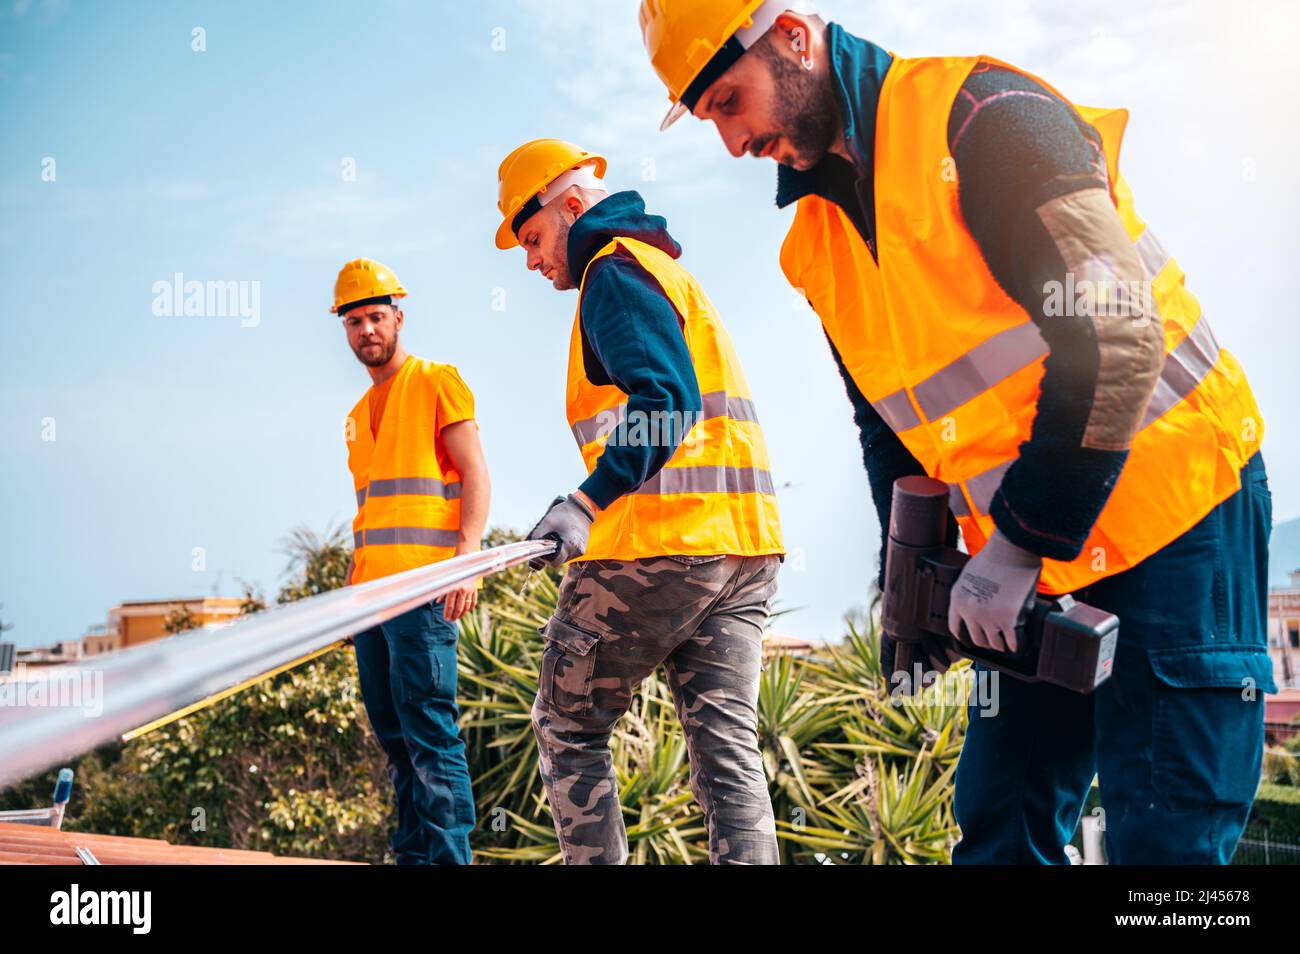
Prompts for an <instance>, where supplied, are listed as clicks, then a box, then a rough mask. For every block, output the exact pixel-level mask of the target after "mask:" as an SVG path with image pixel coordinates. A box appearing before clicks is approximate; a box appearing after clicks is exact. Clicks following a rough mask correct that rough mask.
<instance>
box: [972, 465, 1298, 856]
mask: <svg viewBox="0 0 1300 954" xmlns="http://www.w3.org/2000/svg"><path fill="white" fill-rule="evenodd" d="M1170 463H1171V468H1172V469H1171V473H1170V479H1171V480H1176V479H1177V474H1176V462H1173V461H1171V462H1170ZM1241 479H1242V486H1241V490H1239V491H1238V492H1237V493H1236V494H1234V495H1233V496H1231V497H1229V498H1228V499H1227V500H1225V501H1224V502H1223V503H1222V504H1220V505H1219V506H1218V507H1216V508H1215V509H1214V510H1213V511H1211V512H1210V513H1209V514H1208V515H1207V516H1206V517H1205V519H1204V520H1202V521H1201V522H1200V523H1198V524H1197V525H1196V526H1194V527H1193V528H1192V529H1191V530H1189V531H1187V532H1186V533H1185V534H1183V535H1182V536H1181V537H1179V538H1178V539H1177V540H1175V541H1174V542H1173V543H1171V544H1169V545H1168V546H1166V547H1165V548H1164V549H1162V550H1160V551H1159V552H1157V553H1155V554H1154V555H1152V556H1151V557H1149V558H1147V559H1146V560H1143V561H1142V562H1141V563H1140V564H1138V565H1137V566H1135V567H1133V568H1132V569H1130V570H1127V571H1125V572H1123V573H1118V574H1116V575H1115V576H1112V577H1107V578H1105V579H1103V580H1101V581H1099V582H1098V583H1095V584H1093V585H1092V586H1090V587H1088V588H1087V589H1085V590H1081V591H1080V592H1078V593H1076V594H1075V596H1076V598H1077V599H1078V600H1079V601H1080V602H1083V603H1089V604H1091V605H1093V606H1096V607H1099V608H1100V609H1104V610H1106V611H1108V612H1111V613H1114V614H1115V615H1116V616H1118V617H1119V619H1120V630H1119V632H1120V636H1119V645H1118V650H1117V652H1116V656H1115V665H1114V675H1113V676H1112V677H1111V678H1110V680H1108V681H1107V682H1105V683H1103V684H1102V686H1101V687H1100V688H1098V689H1097V691H1096V692H1095V693H1093V694H1092V695H1081V694H1079V693H1074V692H1069V691H1067V690H1064V689H1058V688H1056V687H1053V686H1047V685H1042V684H1031V683H1024V682H1019V681H1017V680H1015V679H1012V678H1010V677H1008V676H1005V675H1001V676H999V677H998V680H997V684H996V690H997V694H996V696H994V697H992V699H993V701H995V702H996V706H995V705H988V704H987V703H988V702H989V700H988V699H984V700H982V701H983V702H984V703H985V704H986V705H985V710H984V714H981V708H979V704H980V702H981V700H980V699H979V694H972V698H971V705H970V707H969V709H968V712H969V715H970V722H969V727H968V729H967V733H966V741H965V745H964V747H963V749H962V753H961V760H960V762H959V764H958V766H957V778H956V796H955V804H954V809H955V812H956V816H957V823H958V825H960V826H961V830H962V840H961V841H960V843H958V845H957V846H956V848H955V849H954V850H953V856H952V860H953V862H954V863H956V864H1061V863H1065V862H1066V860H1067V859H1066V855H1065V845H1066V843H1067V842H1069V840H1070V838H1071V836H1072V834H1073V833H1074V831H1075V828H1076V827H1077V825H1078V823H1079V818H1080V816H1081V814H1082V811H1083V806H1084V801H1085V798H1086V797H1087V794H1088V790H1089V788H1090V787H1091V784H1092V780H1093V777H1094V775H1096V776H1097V778H1098V780H1099V785H1100V790H1101V791H1100V794H1101V805H1102V820H1103V822H1104V828H1105V839H1106V852H1107V856H1108V859H1109V861H1110V862H1111V863H1112V864H1224V863H1226V862H1228V861H1229V860H1230V859H1231V857H1232V853H1233V851H1234V850H1235V849H1236V845H1237V840H1238V839H1239V838H1240V837H1241V832H1242V829H1243V828H1244V826H1245V824H1246V820H1247V817H1248V816H1249V814H1250V807H1251V804H1252V802H1253V801H1254V798H1255V792H1256V789H1257V788H1258V786H1259V779H1260V764H1261V761H1262V758H1263V745H1264V711H1263V710H1264V693H1265V692H1276V691H1277V688H1276V686H1275V685H1274V684H1273V676H1272V664H1271V662H1270V659H1269V656H1268V649H1267V636H1266V619H1267V609H1268V537H1269V530H1270V527H1271V525H1272V500H1271V497H1270V494H1269V489H1268V479H1267V476H1266V474H1265V472H1264V462H1263V459H1262V458H1261V457H1260V456H1259V455H1258V454H1257V455H1256V456H1255V457H1254V458H1253V459H1252V460H1251V461H1250V462H1249V463H1248V464H1247V465H1246V466H1245V467H1244V468H1243V469H1242V471H1241ZM977 668H978V669H983V667H977ZM992 675H994V674H992V673H987V672H986V673H985V675H982V676H980V678H988V677H989V676H992Z"/></svg>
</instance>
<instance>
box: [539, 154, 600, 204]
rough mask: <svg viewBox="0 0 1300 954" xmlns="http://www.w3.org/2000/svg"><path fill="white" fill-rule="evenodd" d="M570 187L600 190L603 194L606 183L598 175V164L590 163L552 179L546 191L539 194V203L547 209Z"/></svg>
mask: <svg viewBox="0 0 1300 954" xmlns="http://www.w3.org/2000/svg"><path fill="white" fill-rule="evenodd" d="M570 186H581V187H582V188H584V189H599V190H601V191H602V192H603V191H604V190H605V184H604V182H603V181H602V180H601V178H600V177H599V176H598V175H596V164H595V163H594V162H588V163H585V164H583V165H581V166H578V168H576V169H570V170H569V171H568V172H566V173H564V174H563V175H559V176H556V177H555V178H554V179H552V180H551V181H550V184H548V185H547V186H546V188H545V189H543V190H542V191H541V192H539V193H537V201H538V202H539V203H541V205H542V206H543V207H545V206H547V205H549V204H550V203H552V202H554V201H555V200H556V199H558V198H559V197H560V195H561V194H562V193H563V192H564V190H565V189H568V188H569V187H570Z"/></svg>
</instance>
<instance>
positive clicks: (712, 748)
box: [496, 139, 783, 864]
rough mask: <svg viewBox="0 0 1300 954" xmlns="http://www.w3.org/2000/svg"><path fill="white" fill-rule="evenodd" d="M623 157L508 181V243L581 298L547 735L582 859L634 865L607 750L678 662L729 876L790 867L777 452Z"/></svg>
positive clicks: (545, 144) (543, 144)
mask: <svg viewBox="0 0 1300 954" xmlns="http://www.w3.org/2000/svg"><path fill="white" fill-rule="evenodd" d="M606 167H607V163H606V161H605V159H604V157H602V156H599V155H597V154H595V153H591V152H587V151H586V150H583V149H581V148H579V147H578V146H575V145H573V144H571V143H567V142H563V141H561V140H556V139H539V140H535V141H533V142H530V143H526V144H525V145H523V146H520V147H519V148H518V149H516V150H515V151H514V152H512V153H511V154H510V155H509V156H507V157H506V159H505V161H503V162H502V163H501V167H500V169H499V170H498V188H499V196H498V203H497V207H498V211H499V212H500V214H501V224H500V227H499V228H498V230H497V234H496V244H497V246H498V247H499V248H502V249H506V248H512V247H514V246H516V245H519V246H522V248H523V252H524V256H525V258H526V261H527V265H528V267H529V268H530V269H531V270H533V271H536V272H538V273H539V274H541V275H542V276H543V277H544V278H545V279H546V280H547V281H549V282H551V284H552V285H553V286H554V287H555V288H556V289H557V290H567V289H575V288H576V289H579V297H578V307H577V312H576V314H575V316H574V320H573V325H572V329H571V331H570V334H569V361H568V376H567V386H566V389H565V395H566V403H567V415H566V416H567V422H568V427H569V430H570V432H571V433H572V435H573V438H574V442H575V443H576V444H577V447H578V450H579V452H580V454H581V456H582V460H583V463H584V464H585V467H586V471H587V477H586V479H585V480H584V481H583V482H582V484H581V485H580V486H579V487H578V489H576V490H575V491H574V492H573V493H572V494H570V495H568V496H567V497H557V498H556V499H555V501H554V502H553V503H552V504H551V506H550V508H549V509H548V510H547V512H546V513H545V514H544V515H543V517H542V519H541V520H540V521H539V522H538V524H537V526H536V527H534V528H533V530H532V532H531V533H530V534H529V536H530V538H532V539H544V538H545V539H552V540H554V541H555V542H556V544H557V550H556V553H555V556H554V557H553V558H552V559H551V561H550V562H552V563H555V564H560V563H568V569H567V572H566V574H565V577H564V582H563V584H562V586H561V588H560V594H559V601H558V604H557V606H556V610H555V614H554V615H553V616H552V617H551V619H550V621H549V622H548V623H547V624H546V627H545V635H546V652H545V653H544V655H543V657H542V669H541V672H540V673H539V680H538V691H537V698H536V700H535V702H534V705H533V728H534V731H535V733H536V736H537V741H538V749H539V755H540V765H541V772H542V778H543V781H544V782H545V785H546V789H547V795H548V798H549V799H550V804H551V812H552V815H553V816H554V820H555V829H556V832H557V834H558V835H559V839H560V845H561V848H562V849H563V853H564V859H565V861H566V862H567V863H570V864H584V863H591V864H618V863H622V862H624V861H626V859H627V854H628V846H627V833H626V830H625V828H624V825H623V814H622V810H621V808H620V807H619V801H618V780H617V778H616V776H615V773H614V767H613V764H612V760H611V756H610V749H609V740H610V734H611V732H612V731H613V729H614V725H615V723H617V722H618V720H619V718H620V717H621V716H622V715H623V714H624V713H625V712H626V711H627V709H628V706H629V705H630V703H631V700H632V695H633V693H634V691H635V689H636V687H637V686H638V685H639V684H640V683H641V681H642V680H644V679H645V678H646V677H647V676H649V675H650V674H651V673H652V672H653V671H654V670H655V668H656V667H657V666H659V665H660V664H662V665H663V666H664V667H665V670H666V672H667V675H668V681H669V684H670V685H671V687H672V692H673V695H674V698H675V700H676V703H677V710H678V712H679V713H681V715H682V723H683V729H684V730H685V732H686V734H687V738H688V742H689V744H688V751H689V753H690V759H691V784H692V786H693V788H694V791H695V795H696V797H697V799H698V800H699V802H700V805H701V807H702V808H703V810H704V816H705V820H706V823H707V825H708V830H709V855H710V860H711V861H713V862H715V863H738V864H739V863H748V864H770V863H775V862H777V861H778V860H779V859H778V853H777V845H776V831H775V826H774V822H773V818H772V803H771V799H770V797H769V795H768V790H767V782H766V779H765V776H764V773H763V763H762V757H761V754H760V752H759V748H758V739H757V730H756V721H757V711H756V705H757V698H758V678H759V670H760V665H761V658H762V634H763V628H764V623H765V621H766V619H767V616H768V608H769V605H770V601H771V599H772V595H773V593H774V592H775V589H776V578H777V571H778V569H779V566H780V561H781V559H782V556H781V555H782V552H783V545H782V541H781V528H780V521H779V518H778V515H777V502H776V491H775V487H774V485H773V480H772V474H771V470H770V464H769V461H768V457H767V447H766V444H765V443H764V440H763V432H762V429H761V428H760V426H759V423H758V416H757V413H756V411H755V407H754V402H753V399H752V397H751V395H750V392H749V386H748V384H747V383H746V381H745V376H744V372H743V371H742V370H741V366H740V360H739V358H738V357H737V354H736V351H735V348H734V347H733V346H732V343H731V339H730V337H729V336H728V334H727V331H726V329H725V328H724V327H723V324H722V320H721V318H720V317H719V316H718V313H717V311H716V310H715V309H714V307H713V305H712V304H711V303H710V302H709V299H708V298H707V297H706V295H705V294H704V291H703V289H702V288H700V286H699V283H698V282H697V281H696V280H695V278H694V276H692V275H691V274H690V272H688V271H687V270H686V269H685V268H683V267H682V265H681V264H680V262H679V259H680V258H681V255H682V250H681V247H680V246H679V245H678V244H677V242H676V241H675V240H674V239H673V237H672V236H671V235H670V234H669V232H668V228H667V222H666V221H665V220H664V219H663V218H661V217H659V216H656V215H648V214H646V211H645V203H644V201H643V200H642V198H641V196H640V195H638V194H637V193H636V192H630V191H628V192H615V193H613V194H610V193H609V192H608V191H607V189H606V186H605V182H604V178H605V174H606V171H607V168H606Z"/></svg>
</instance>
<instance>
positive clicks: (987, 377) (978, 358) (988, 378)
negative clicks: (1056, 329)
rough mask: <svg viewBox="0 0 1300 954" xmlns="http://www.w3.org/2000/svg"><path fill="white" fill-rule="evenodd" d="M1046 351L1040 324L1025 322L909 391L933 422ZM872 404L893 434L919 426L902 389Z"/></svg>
mask: <svg viewBox="0 0 1300 954" xmlns="http://www.w3.org/2000/svg"><path fill="white" fill-rule="evenodd" d="M1047 351H1048V349H1047V342H1045V341H1044V340H1043V336H1042V334H1040V333H1039V331H1038V326H1037V325H1035V324H1034V323H1033V322H1032V321H1026V322H1024V323H1023V324H1019V325H1014V326H1013V327H1011V328H1007V329H1004V330H1003V331H999V332H998V333H997V334H996V335H994V336H993V337H992V338H989V339H987V340H985V341H981V342H980V343H979V344H977V345H976V346H975V347H974V348H971V350H970V351H968V352H966V353H965V354H964V355H962V356H961V357H960V358H958V359H957V360H956V361H954V362H952V363H951V364H949V365H947V366H946V367H944V368H941V369H940V370H938V371H936V372H935V373H934V374H932V375H930V376H929V377H928V378H926V379H925V380H924V381H922V382H921V383H920V384H918V385H917V386H916V387H914V388H913V389H912V393H913V394H914V395H915V396H916V403H917V404H919V405H920V406H921V411H922V413H923V414H925V419H926V420H929V421H935V420H938V419H939V418H941V417H943V416H944V415H945V414H949V413H951V412H952V411H955V410H956V409H957V408H959V407H961V406H962V405H963V404H965V403H966V402H967V401H970V400H972V399H973V398H977V397H979V396H980V395H981V394H983V393H984V392H985V391H987V390H989V389H990V388H992V387H993V386H995V385H996V384H998V383H999V382H1001V381H1003V380H1005V379H1006V378H1009V377H1011V375H1013V374H1015V373H1016V372H1017V371H1019V370H1020V369H1021V368H1024V367H1026V366H1027V365H1030V364H1033V363H1034V362H1035V361H1037V360H1038V359H1039V358H1042V357H1044V356H1045V355H1046V354H1047ZM871 405H872V407H874V408H875V409H876V410H877V411H878V412H879V413H880V416H881V417H882V418H884V420H885V423H886V424H888V425H889V426H890V428H891V429H893V431H894V432H895V433H897V432H899V431H905V430H908V429H909V428H913V427H917V426H919V425H920V424H921V418H920V417H919V416H918V415H917V413H916V409H915V408H914V407H913V406H912V402H911V401H909V400H908V398H907V391H906V390H905V389H904V390H899V391H895V392H894V393H893V394H890V395H889V396H888V397H885V398H882V399H881V400H879V401H872V402H871Z"/></svg>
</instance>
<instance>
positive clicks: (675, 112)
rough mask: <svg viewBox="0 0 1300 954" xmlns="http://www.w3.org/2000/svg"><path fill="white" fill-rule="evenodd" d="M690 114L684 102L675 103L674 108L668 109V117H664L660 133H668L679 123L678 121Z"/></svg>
mask: <svg viewBox="0 0 1300 954" xmlns="http://www.w3.org/2000/svg"><path fill="white" fill-rule="evenodd" d="M689 112H690V110H689V109H687V108H686V104H685V103H682V102H676V103H673V104H672V106H671V107H669V109H668V115H666V116H665V117H664V121H663V122H661V123H660V124H659V131H660V132H664V131H666V130H667V129H668V127H669V126H671V125H672V124H673V123H675V122H677V120H679V119H681V118H682V117H683V116H685V115H686V114H687V113H689Z"/></svg>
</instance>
